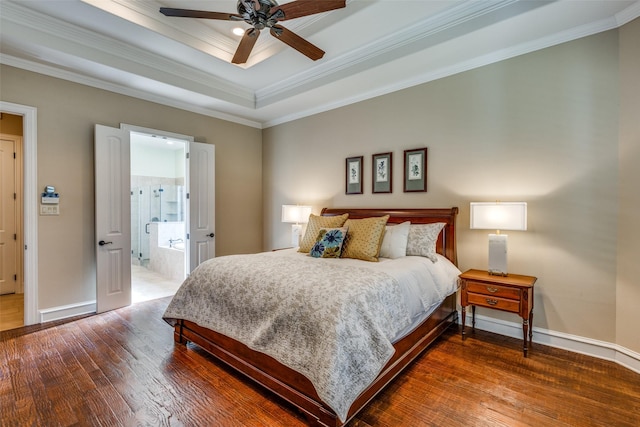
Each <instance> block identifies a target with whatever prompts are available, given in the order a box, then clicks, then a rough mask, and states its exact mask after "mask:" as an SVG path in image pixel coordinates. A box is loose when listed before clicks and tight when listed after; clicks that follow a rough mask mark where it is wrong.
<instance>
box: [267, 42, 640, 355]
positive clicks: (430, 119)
mask: <svg viewBox="0 0 640 427" xmlns="http://www.w3.org/2000/svg"><path fill="white" fill-rule="evenodd" d="M618 63H619V58H618V32H617V31H609V32H606V33H602V34H598V35H595V36H591V37H588V38H584V39H580V40H577V41H573V42H570V43H566V44H563V45H559V46H556V47H552V48H549V49H545V50H542V51H538V52H535V53H531V54H527V55H523V56H520V57H517V58H514V59H511V60H507V61H502V62H500V63H497V64H493V65H489V66H486V67H482V68H479V69H475V70H472V71H469V72H465V73H462V74H458V75H455V76H451V77H448V78H444V79H440V80H437V81H434V82H430V83H427V84H423V85H420V86H417V87H413V88H410V89H407V90H404V91H399V92H395V93H392V94H389V95H386V96H382V97H379V98H376V99H371V100H368V101H364V102H361V103H358V104H355V105H351V106H347V107H344V108H340V109H336V110H333V111H329V112H326V113H323V114H318V115H315V116H312V117H308V118H304V119H300V120H297V121H295V122H291V123H287V124H282V125H278V126H275V127H272V128H269V129H266V130H265V131H264V133H263V141H264V142H263V145H264V147H263V151H264V161H263V168H264V200H265V215H266V218H265V221H266V223H265V224H266V225H265V239H264V241H265V249H270V248H272V247H279V246H287V242H288V241H289V228H288V226H287V224H282V223H280V218H279V215H280V213H279V212H280V205H282V204H284V203H305V204H306V203H308V204H311V205H313V206H314V211H315V212H316V213H317V212H318V211H319V210H320V208H321V207H322V206H335V207H345V206H353V207H367V206H368V207H393V206H395V207H405V208H410V207H446V206H458V207H459V208H460V216H459V218H458V230H459V234H458V259H459V267H460V268H461V269H462V270H465V269H468V268H486V265H487V232H485V231H481V230H473V231H472V230H469V226H468V223H469V202H471V201H493V200H502V201H526V202H528V203H529V229H528V231H526V232H510V233H509V270H510V271H511V272H513V273H520V274H528V275H534V276H537V277H538V282H537V284H536V295H535V326H536V327H540V328H545V329H550V330H554V331H559V332H565V333H569V334H574V335H578V336H583V337H589V338H592V339H596V340H602V341H606V342H615V341H616V311H617V307H616V303H617V301H616V290H617V278H616V268H617V259H616V251H617V249H618V241H617V235H618V203H619V199H618V186H619V179H618V171H619V166H618V165H619V159H618V116H619V114H618V101H619V96H618V75H619V69H618ZM635 70H636V71H637V66H636V68H635ZM636 111H637V110H636ZM636 122H637V120H636ZM423 146H427V147H428V148H429V158H428V192H427V193H411V194H409V193H406V194H405V193H403V192H402V173H403V150H406V149H412V148H417V147H423ZM386 151H392V152H393V155H394V162H393V163H394V164H393V166H394V172H393V179H394V182H393V194H390V195H385V194H372V193H371V178H370V177H371V155H372V154H375V153H380V152H386ZM355 155H363V156H364V157H365V161H364V176H365V181H364V183H365V185H364V194H363V195H349V196H347V195H345V194H344V186H345V184H344V180H345V165H344V162H345V158H346V157H349V156H355ZM636 164H637V163H636ZM636 169H637V168H636ZM634 173H635V174H636V180H635V181H634V182H637V173H638V172H635V171H634ZM625 177H626V175H625ZM637 206H638V202H637V200H636V202H635V208H636V212H637ZM636 241H637V240H636ZM630 246H633V245H630ZM631 249H632V250H633V256H635V257H636V258H637V256H638V255H639V254H640V250H639V249H638V246H637V244H636V245H635V247H633V248H631ZM630 256H631V255H630ZM635 268H637V267H635ZM630 285H631V284H630ZM634 286H635V287H636V288H637V282H636V283H635V284H634ZM635 292H636V293H637V291H635ZM636 295H637V294H636ZM635 301H637V299H636V300H635ZM478 312H479V314H483V315H487V316H491V317H498V318H501V319H505V320H509V321H513V322H517V321H518V320H517V318H514V317H513V316H512V315H509V314H505V313H498V312H495V311H487V310H480V309H479V311H478ZM626 320H627V321H630V320H631V319H630V318H627V319H626ZM636 343H637V341H636ZM630 344H631V343H630ZM631 348H634V349H635V350H636V351H638V350H640V348H638V347H637V346H636V347H633V346H631Z"/></svg>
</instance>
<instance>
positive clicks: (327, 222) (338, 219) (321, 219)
mask: <svg viewBox="0 0 640 427" xmlns="http://www.w3.org/2000/svg"><path fill="white" fill-rule="evenodd" d="M347 218H349V214H343V215H338V216H318V215H314V214H311V215H309V223H308V224H307V231H305V232H304V237H303V238H302V241H301V242H300V248H299V249H298V252H306V253H309V252H310V251H311V248H312V247H313V245H314V244H315V243H316V238H317V237H318V232H320V229H321V228H338V227H342V226H343V225H344V222H345V221H346V220H347Z"/></svg>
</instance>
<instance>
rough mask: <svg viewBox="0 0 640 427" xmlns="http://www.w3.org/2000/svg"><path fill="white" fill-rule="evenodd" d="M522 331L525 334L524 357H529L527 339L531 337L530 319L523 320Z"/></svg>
mask: <svg viewBox="0 0 640 427" xmlns="http://www.w3.org/2000/svg"><path fill="white" fill-rule="evenodd" d="M522 333H523V335H524V357H527V350H528V348H527V340H528V339H529V320H527V319H523V320H522Z"/></svg>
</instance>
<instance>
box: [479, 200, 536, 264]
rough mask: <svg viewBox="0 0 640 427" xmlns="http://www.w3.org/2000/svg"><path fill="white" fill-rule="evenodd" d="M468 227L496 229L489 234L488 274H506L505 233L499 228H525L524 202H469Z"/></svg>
mask: <svg viewBox="0 0 640 427" xmlns="http://www.w3.org/2000/svg"><path fill="white" fill-rule="evenodd" d="M470 228H471V229H472V230H473V229H478V230H496V234H489V274H495V275H500V276H506V275H507V237H508V236H507V235H506V234H500V231H501V230H522V231H524V230H526V229H527V203H526V202H489V203H485V202H471V225H470Z"/></svg>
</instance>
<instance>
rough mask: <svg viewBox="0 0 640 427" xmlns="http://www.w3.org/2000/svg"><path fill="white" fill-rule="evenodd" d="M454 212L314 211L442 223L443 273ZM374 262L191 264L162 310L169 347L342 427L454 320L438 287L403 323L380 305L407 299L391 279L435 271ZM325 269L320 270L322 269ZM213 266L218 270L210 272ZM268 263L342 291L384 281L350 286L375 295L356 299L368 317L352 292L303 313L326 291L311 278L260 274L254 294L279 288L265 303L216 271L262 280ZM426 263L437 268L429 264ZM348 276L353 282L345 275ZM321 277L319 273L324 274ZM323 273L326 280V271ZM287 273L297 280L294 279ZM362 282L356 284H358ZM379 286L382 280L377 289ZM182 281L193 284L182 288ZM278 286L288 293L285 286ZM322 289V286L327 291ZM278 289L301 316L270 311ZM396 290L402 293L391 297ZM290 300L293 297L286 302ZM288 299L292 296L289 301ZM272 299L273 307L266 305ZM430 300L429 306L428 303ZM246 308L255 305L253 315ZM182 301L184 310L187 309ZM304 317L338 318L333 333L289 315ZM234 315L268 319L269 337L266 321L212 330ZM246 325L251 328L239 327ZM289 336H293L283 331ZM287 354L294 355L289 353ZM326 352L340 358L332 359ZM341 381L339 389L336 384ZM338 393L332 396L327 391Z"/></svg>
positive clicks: (291, 256)
mask: <svg viewBox="0 0 640 427" xmlns="http://www.w3.org/2000/svg"><path fill="white" fill-rule="evenodd" d="M457 213H458V209H457V208H455V207H454V208H446V209H397V210H395V209H338V208H325V209H323V210H322V212H321V216H322V217H337V216H340V215H344V214H348V217H349V219H352V220H359V219H366V218H375V217H382V216H385V215H388V216H389V217H388V220H387V225H389V226H392V225H400V224H402V223H405V224H406V221H410V222H411V224H412V225H419V224H434V223H442V224H444V225H443V227H442V230H441V231H440V233H439V234H438V235H437V240H435V251H436V252H437V255H436V256H437V257H439V258H438V259H440V260H441V261H440V264H439V266H440V267H438V268H444V267H446V266H447V265H452V266H454V265H455V264H456V262H457V259H456V246H455V244H456V240H455V220H456V215H457ZM222 258H224V260H223V259H222ZM445 258H446V259H445ZM381 261H384V262H379V263H367V262H365V261H355V260H343V259H338V260H336V259H334V260H326V261H324V260H321V261H315V260H314V259H313V258H312V257H309V256H308V255H305V254H301V253H297V252H296V251H295V250H288V251H275V252H270V253H263V254H255V255H242V256H235V255H234V256H231V257H220V258H218V261H214V262H212V263H211V264H207V265H204V266H199V267H198V269H196V270H194V272H193V273H192V275H191V276H190V277H189V278H188V279H187V280H186V281H185V284H183V286H182V287H181V288H180V290H179V291H178V292H177V293H176V296H175V297H174V299H173V300H172V302H171V303H170V305H169V307H168V308H167V312H165V315H164V318H165V320H166V321H167V322H169V323H170V324H171V325H172V326H173V327H174V340H175V342H176V343H180V344H186V343H187V342H192V343H194V344H196V345H198V346H200V347H201V348H203V349H204V350H206V351H207V352H208V353H210V354H211V355H213V356H214V357H215V358H217V359H218V360H220V361H222V362H223V363H225V364H227V365H229V366H230V367H232V368H234V369H236V370H237V371H239V372H241V373H242V374H244V375H246V376H247V377H248V378H250V379H251V380H253V381H255V382H256V383H258V384H260V385H262V386H264V387H266V388H267V389H268V390H270V391H271V392H273V393H275V394H276V395H278V396H280V397H281V398H283V399H284V400H286V401H288V402H289V403H291V404H292V405H294V406H295V407H297V408H298V409H299V410H300V411H302V413H303V414H304V415H305V416H306V418H307V421H308V423H309V424H310V425H317V426H336V427H337V426H342V425H344V424H346V423H347V422H349V420H350V419H352V418H353V416H354V415H355V414H357V413H358V412H359V411H360V410H361V409H362V408H363V407H364V406H365V405H366V404H367V403H368V402H369V401H370V400H371V399H373V398H374V397H375V396H376V394H378V393H379V392H380V391H381V390H382V389H383V388H384V387H385V386H386V385H387V384H388V383H389V382H390V381H391V380H393V378H395V377H396V376H397V375H398V374H400V372H402V371H403V370H404V368H406V367H407V366H408V365H409V364H410V363H411V362H412V361H413V360H414V359H415V358H416V357H418V356H419V355H420V354H421V353H422V352H423V351H424V350H425V349H426V348H427V347H428V346H429V345H430V344H431V343H432V342H433V341H434V340H435V339H436V338H437V337H439V336H440V335H441V334H442V333H443V332H444V331H445V330H446V329H447V328H448V327H449V326H450V325H452V324H455V323H456V322H457V310H456V292H455V290H456V288H453V291H452V290H451V289H449V290H443V289H440V290H439V291H438V292H435V293H436V294H437V293H439V294H440V297H439V298H437V299H435V298H436V297H433V298H432V297H429V298H432V300H430V302H425V301H423V305H425V310H424V313H422V314H421V315H420V316H417V315H414V314H411V316H408V315H404V314H403V313H404V312H405V311H407V312H409V311H411V310H413V308H411V310H409V309H408V308H407V307H406V306H404V305H401V303H398V307H397V308H395V309H387V307H389V306H390V304H389V303H388V301H391V300H393V301H396V300H398V301H400V300H401V299H402V298H401V297H399V296H398V295H399V294H401V293H402V292H405V291H403V290H402V289H403V288H402V287H401V286H396V285H397V282H398V281H399V280H400V279H398V280H396V278H395V277H396V276H398V277H400V276H402V275H407V274H408V273H407V272H406V271H405V266H409V265H413V264H412V263H414V262H416V263H418V265H419V267H418V268H423V267H422V266H423V265H426V264H429V263H434V261H433V260H427V261H425V260H424V259H422V258H421V257H405V258H404V259H399V260H390V261H389V262H387V260H386V259H385V260H383V259H381ZM435 261H437V259H436V260H435ZM323 262H324V263H326V264H323ZM216 263H217V265H214V264H216ZM271 263H275V264H274V265H275V267H273V269H274V270H276V271H282V270H288V269H294V267H293V266H295V265H297V264H296V263H301V266H302V267H301V269H303V270H305V271H307V270H308V271H309V274H310V275H313V276H315V277H317V276H318V275H319V274H318V272H322V274H320V275H322V276H325V277H323V280H324V282H327V283H329V282H331V283H333V282H334V281H337V280H338V279H336V278H338V277H340V278H343V279H344V280H347V281H349V284H351V282H354V283H355V282H358V281H359V280H362V281H363V283H364V282H367V281H368V280H369V279H368V276H367V275H368V274H371V275H372V277H375V278H376V281H377V280H378V278H380V279H381V280H382V282H383V283H380V284H379V285H378V284H377V283H376V284H375V285H373V284H372V285H369V283H368V282H367V283H366V286H365V285H364V284H363V283H361V284H359V285H358V286H357V287H356V286H354V288H356V289H362V288H364V287H368V286H371V287H372V289H375V291H376V292H381V293H380V294H375V297H371V296H366V297H362V298H366V301H367V303H366V306H367V309H366V310H364V309H360V308H359V306H358V304H360V303H359V302H358V300H359V299H360V294H361V293H362V292H360V291H353V292H356V293H352V294H348V293H347V294H346V295H345V296H344V297H343V300H339V299H338V300H336V301H333V300H331V302H330V303H326V304H324V305H323V301H321V300H317V301H316V302H314V304H312V305H313V307H314V309H307V308H304V307H303V305H304V304H306V302H307V300H308V301H313V298H318V295H315V296H314V295H313V294H317V293H319V292H326V289H333V288H330V287H327V288H326V289H324V288H323V286H324V284H323V283H321V282H318V283H319V284H318V285H315V284H314V285H313V286H311V287H309V284H307V283H306V281H307V280H309V281H311V278H308V279H306V278H304V279H303V278H302V277H305V276H297V277H296V279H295V280H294V279H290V281H289V279H288V278H286V277H285V276H284V274H285V273H282V274H280V273H277V274H276V273H275V272H273V273H269V274H268V275H265V274H263V275H262V276H261V279H260V280H258V281H259V282H261V283H260V286H263V285H264V286H276V284H271V285H269V284H268V282H278V284H279V287H277V288H276V287H273V288H268V294H269V295H271V294H273V295H272V296H273V298H270V297H269V296H264V295H262V296H260V297H257V296H256V295H257V294H255V295H254V294H253V293H252V292H251V291H248V290H245V289H244V286H243V285H242V283H244V282H242V283H240V285H238V284H237V283H233V285H232V284H231V282H233V280H234V278H233V277H232V276H230V273H228V272H224V273H222V272H221V271H224V270H223V269H222V268H223V265H224V264H228V265H227V267H228V269H229V270H233V271H234V274H237V275H238V277H240V276H242V274H244V273H243V272H244V271H245V270H246V271H249V272H250V275H260V273H256V272H255V271H254V270H255V269H256V268H259V266H260V265H262V264H265V265H266V264H269V265H271ZM278 263H279V264H278ZM358 263H360V264H358ZM363 263H364V264H363ZM410 263H411V264H410ZM365 264H366V265H365ZM434 264H436V265H438V263H437V262H435V263H434ZM324 265H327V267H326V269H327V270H324V268H325V267H324ZM289 266H292V267H289ZM329 266H330V267H329ZM361 266H362V267H361ZM407 268H408V267H407ZM411 268H413V267H411ZM447 268H449V267H447ZM329 269H331V270H329ZM453 269H455V267H453ZM347 270H349V271H348V272H349V273H350V274H353V276H349V275H348V274H347ZM325 271H327V273H326V274H325ZM328 271H331V272H330V273H329V272H328ZM447 271H448V277H449V278H451V277H453V276H452V271H451V268H449V270H447ZM456 271H457V269H456ZM287 274H288V273H287ZM305 274H306V273H305ZM425 274H426V273H425ZM430 274H432V273H430ZM209 275H210V276H211V277H213V276H216V278H217V279H216V280H218V282H217V283H218V284H217V285H216V289H217V288H221V289H222V290H220V291H216V294H215V295H214V296H211V297H209V296H207V295H205V294H204V293H203V292H210V289H208V288H205V287H204V286H205V285H204V284H203V283H204V282H205V280H204V279H202V277H207V280H209V279H208V277H209ZM291 275H292V276H295V274H291ZM267 277H268V279H267ZM361 277H362V279H360V278H361ZM420 277H421V278H420V280H423V276H420ZM456 277H457V276H456ZM192 278H193V279H192ZM285 279H286V280H285ZM211 280H213V279H211ZM242 280H246V279H242ZM384 280H388V281H389V282H388V283H384ZM402 280H404V279H402ZM226 281H229V282H230V284H229V287H228V289H224V286H221V285H220V283H221V282H226ZM296 281H297V282H305V283H304V284H300V285H299V286H300V292H308V294H305V293H302V294H300V293H298V294H296V293H295V292H297V291H298V289H297V286H298V285H297V282H296ZM449 281H451V279H449ZM188 282H192V283H191V285H190V286H189V285H188ZM263 282H264V283H263ZM265 283H266V284H265ZM285 283H286V285H284V284H285ZM391 284H393V286H392V285H391ZM456 284H457V281H456ZM206 286H209V285H206ZM305 286H306V288H305ZM326 286H330V285H329V284H327V285H326ZM339 286H340V287H341V288H350V287H347V286H345V285H344V284H342V285H339ZM425 287H426V286H425ZM280 288H286V291H284V290H283V291H282V292H283V295H284V294H285V293H286V294H287V295H288V296H287V297H288V298H291V302H288V303H287V304H285V305H286V306H296V304H297V305H298V306H299V308H296V309H295V310H294V311H293V312H288V313H284V314H283V313H278V310H280V309H279V308H276V305H274V304H276V303H277V301H278V299H279V298H281V297H280V296H278V295H277V293H278V292H279V291H278V289H280ZM396 288H399V289H400V290H399V291H398V290H396ZM189 292H190V293H189ZM363 292H364V291H363ZM394 292H395V293H394ZM231 293H234V294H236V293H238V294H243V293H244V294H247V295H246V296H245V300H243V301H242V302H229V301H227V299H229V300H230V299H232V295H230V294H231ZM289 294H291V295H292V296H289ZM296 295H298V296H297V297H296ZM299 295H303V298H302V299H303V300H304V301H302V302H301V301H300V300H301V298H300V297H299ZM207 298H210V300H207ZM233 298H235V296H233ZM426 298H427V296H425V297H424V298H421V300H424V299H426ZM270 299H273V300H275V301H270ZM221 300H225V305H224V306H218V305H217V304H218V302H219V301H221ZM433 300H435V301H436V302H433ZM252 301H254V302H255V307H254V302H252ZM187 303H188V304H191V305H190V306H188V305H187ZM428 304H431V305H432V306H431V307H430V308H429V309H428V311H427V310H426V305H428ZM193 305H195V307H194V306H193ZM281 305H282V304H281ZM210 307H216V308H215V312H216V315H214V316H208V317H207V318H202V317H196V316H195V315H194V314H193V313H196V312H200V311H206V310H209V309H210ZM272 307H274V308H273V313H271V310H272ZM278 307H280V305H278ZM296 307H297V306H296ZM305 310H309V314H304V316H307V317H308V316H316V314H317V312H321V314H322V316H324V315H325V314H326V313H325V312H329V311H331V312H333V311H336V312H337V313H336V314H335V316H336V318H337V319H338V320H337V323H336V325H335V327H334V326H330V327H328V328H325V327H324V326H321V325H320V323H319V322H318V323H315V317H312V318H311V320H307V321H308V323H309V324H306V323H305V322H304V321H303V320H302V319H298V318H297V317H294V316H297V315H298V314H297V313H298V312H301V313H302V312H304V313H306V312H305ZM232 312H233V313H236V312H237V313H239V314H238V316H239V317H240V316H244V319H243V320H242V322H239V323H246V322H252V321H253V318H254V317H255V318H259V317H260V316H265V315H266V316H269V317H270V323H269V326H268V327H266V329H267V330H264V329H265V327H264V322H263V323H257V324H255V325H249V326H250V327H249V328H246V329H248V330H249V331H248V332H244V330H241V329H237V330H236V329H234V328H229V329H226V328H227V327H228V325H227V324H224V325H225V328H223V327H222V326H219V325H222V323H220V322H223V319H225V318H226V317H232V316H233V315H234V314H230V313H232ZM361 312H362V313H361ZM371 312H373V314H372V313H371ZM411 312H412V311H411ZM380 313H382V317H384V320H379V319H377V317H378V316H380ZM412 313H413V312H412ZM300 316H302V314H300ZM318 316H320V315H318ZM403 316H404V317H411V319H409V320H407V319H404V318H403ZM246 318H250V319H251V320H246ZM318 318H319V317H318ZM343 318H344V319H343ZM347 318H348V319H347ZM282 319H290V321H288V322H284V321H283V320H282ZM354 319H355V320H354ZM259 322H261V321H259ZM342 322H348V323H346V324H347V326H345V325H344V324H343V323H342ZM289 324H290V325H289ZM360 324H363V326H362V328H361V329H362V330H360V329H359V328H360V326H354V325H360ZM258 329H259V330H260V333H259V334H258V333H257V332H255V330H258ZM288 329H292V330H294V331H289V330H288ZM314 329H321V330H320V331H319V332H318V331H314ZM220 330H224V332H225V334H223V333H221V332H219V331H220ZM369 334H370V335H369ZM279 335H281V336H282V337H278V338H281V339H282V340H283V341H284V344H282V343H279V344H278V345H277V346H274V348H275V349H276V350H283V351H276V350H274V351H272V347H270V345H271V344H270V341H271V339H272V337H273V336H279ZM320 335H326V336H327V338H326V339H327V340H329V339H331V337H333V335H339V336H340V337H342V338H341V339H343V340H345V341H347V342H348V344H345V346H344V348H342V347H341V346H339V345H336V344H334V343H333V342H329V343H325V342H323V341H321V340H320V339H319V338H317V336H320ZM265 336H268V337H270V338H269V340H267V339H265ZM344 337H346V339H345V338H344ZM363 337H364V338H363ZM391 337H393V338H391ZM322 340H324V338H322ZM263 341H264V342H265V343H263ZM267 341H269V343H267ZM354 342H355V344H354ZM363 343H365V344H363ZM263 344H264V345H263ZM349 345H355V346H356V347H349ZM287 346H288V347H287ZM314 346H316V347H314ZM369 346H370V347H371V348H369ZM353 348H355V349H357V351H354V350H353ZM294 349H297V350H295V351H294ZM304 349H307V352H310V353H311V354H310V356H307V355H306V354H305V351H304ZM325 349H326V351H327V352H329V353H327V354H328V356H326V357H325V356H324V353H323V351H325ZM284 350H286V351H284ZM334 353H337V354H338V355H337V356H334ZM345 353H346V355H345ZM351 357H354V359H349V360H347V361H346V362H344V361H343V359H345V358H351ZM359 358H360V359H359ZM363 361H366V362H367V363H364V362H363ZM376 363H377V364H379V366H378V365H376ZM344 365H346V367H345V366H344ZM369 365H371V366H369ZM352 371H355V372H352ZM325 373H326V374H325ZM326 378H329V379H326ZM352 378H353V379H352ZM325 379H326V381H325ZM351 381H353V384H352V383H351ZM325 382H327V384H325ZM343 382H344V383H346V385H345V384H342V383H343ZM336 387H337V388H339V389H340V390H338V391H335V388H336ZM342 388H344V390H342ZM354 393H355V394H354Z"/></svg>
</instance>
